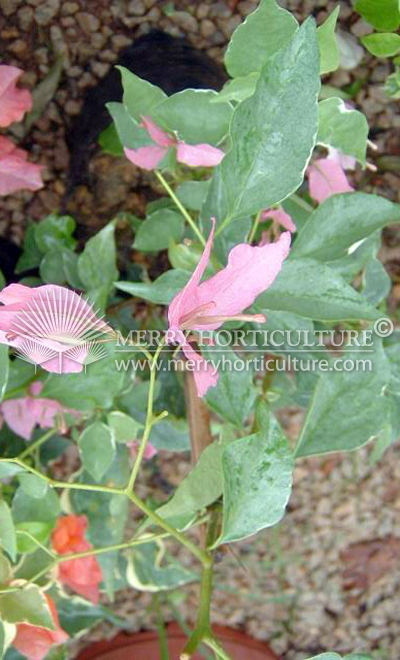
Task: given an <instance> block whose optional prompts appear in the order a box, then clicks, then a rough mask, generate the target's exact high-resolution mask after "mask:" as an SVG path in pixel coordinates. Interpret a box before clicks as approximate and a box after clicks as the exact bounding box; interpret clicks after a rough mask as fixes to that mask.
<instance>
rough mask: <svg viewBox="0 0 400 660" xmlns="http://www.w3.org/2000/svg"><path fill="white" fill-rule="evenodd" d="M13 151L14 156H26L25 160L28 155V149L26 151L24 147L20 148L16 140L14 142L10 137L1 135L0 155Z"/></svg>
mask: <svg viewBox="0 0 400 660" xmlns="http://www.w3.org/2000/svg"><path fill="white" fill-rule="evenodd" d="M11 153H12V154H13V155H14V156H20V158H24V159H25V160H26V158H27V157H28V154H27V152H26V151H24V149H18V147H16V146H15V144H14V142H12V141H11V140H10V139H9V138H6V137H4V136H3V135H0V157H1V156H4V155H6V154H11Z"/></svg>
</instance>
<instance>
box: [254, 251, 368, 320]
mask: <svg viewBox="0 0 400 660" xmlns="http://www.w3.org/2000/svg"><path fill="white" fill-rule="evenodd" d="M255 306H256V308H257V310H259V311H264V310H269V309H275V310H278V311H283V312H292V313H293V314H298V315H299V316H303V317H305V318H308V319H314V320H317V321H344V320H351V319H355V320H358V319H365V320H367V321H373V320H375V319H377V318H379V316H380V314H379V313H378V311H377V310H375V309H374V308H373V307H372V306H371V305H369V304H368V302H367V301H366V300H365V298H363V296H362V295H360V294H359V293H358V292H357V291H355V290H354V289H353V288H352V287H351V286H350V285H349V284H347V282H345V280H344V279H343V278H342V277H340V275H338V274H337V273H336V272H335V271H334V270H333V269H332V268H329V266H326V265H325V264H322V263H319V262H318V261H314V260H313V259H292V260H289V261H285V262H284V264H283V267H282V270H281V271H280V273H279V274H278V276H277V278H276V280H275V281H274V282H273V284H272V285H271V286H270V287H269V289H267V291H265V292H264V293H262V294H261V295H260V296H258V298H257V300H256V303H255Z"/></svg>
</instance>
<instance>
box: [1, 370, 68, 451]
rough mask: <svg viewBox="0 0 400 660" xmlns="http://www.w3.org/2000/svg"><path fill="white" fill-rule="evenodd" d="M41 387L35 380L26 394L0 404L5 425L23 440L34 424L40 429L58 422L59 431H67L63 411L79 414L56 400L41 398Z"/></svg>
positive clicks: (48, 427)
mask: <svg viewBox="0 0 400 660" xmlns="http://www.w3.org/2000/svg"><path fill="white" fill-rule="evenodd" d="M42 388H43V384H42V383H40V382H39V381H36V382H35V383H32V385H31V386H30V388H29V395H28V396H24V397H22V398H20V399H9V400H7V401H3V403H2V404H1V405H0V409H1V412H2V413H3V417H4V420H5V421H6V422H7V425H8V426H9V427H10V429H11V430H12V431H14V433H16V434H17V435H20V436H21V438H24V439H25V440H30V438H31V435H32V431H33V429H34V428H35V426H36V425H39V426H40V428H41V429H51V428H53V426H56V424H57V422H58V430H59V432H60V433H65V432H66V431H67V427H66V425H65V417H64V415H65V413H70V414H71V415H73V416H74V417H77V418H79V416H80V413H79V412H78V411H77V410H72V409H70V408H64V406H62V405H61V403H59V402H58V401H53V399H45V398H43V399H41V398H40V397H39V394H40V392H41V390H42ZM57 416H59V420H57Z"/></svg>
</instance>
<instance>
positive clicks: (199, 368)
mask: <svg viewBox="0 0 400 660" xmlns="http://www.w3.org/2000/svg"><path fill="white" fill-rule="evenodd" d="M214 230H215V220H213V227H212V230H211V232H210V235H209V237H208V240H207V243H206V247H205V249H204V252H203V254H202V256H201V259H200V261H199V263H198V264H197V266H196V268H195V270H194V272H193V274H192V276H191V278H190V280H189V282H188V283H187V284H186V286H185V287H184V288H183V289H182V291H180V292H179V293H178V294H177V295H176V296H175V298H174V299H173V301H172V302H171V304H170V306H169V310H168V321H169V329H170V330H169V332H170V336H172V337H173V338H174V339H175V340H177V341H179V342H180V343H181V345H182V349H183V352H184V353H185V355H186V357H187V359H188V360H192V361H193V363H194V365H195V369H194V377H195V381H196V386H197V392H198V394H199V396H204V394H205V393H206V392H207V390H208V388H209V387H212V386H214V385H216V383H217V380H218V374H217V373H216V372H215V370H214V368H213V367H211V365H210V364H209V363H207V362H206V361H205V360H204V359H203V358H202V357H201V355H199V354H198V353H196V351H195V350H194V349H193V348H192V347H191V346H190V344H189V343H188V341H187V340H186V337H185V336H184V334H183V332H182V331H183V330H216V329H217V328H219V327H220V326H221V325H222V324H223V323H224V322H225V321H228V320H234V319H238V320H245V321H255V322H257V323H263V322H264V321H265V316H264V315H263V314H254V315H253V314H252V315H249V314H243V310H244V309H246V308H247V307H249V306H250V305H251V304H252V303H253V302H254V300H255V299H256V298H257V296H258V295H259V294H260V293H262V292H263V291H265V290H266V289H267V288H268V287H269V286H270V285H271V284H272V282H273V281H274V279H275V277H276V276H277V274H278V273H279V271H280V269H281V267H282V263H283V260H284V259H285V258H286V257H287V255H288V253H289V248H290V232H285V233H284V234H282V235H281V236H280V238H279V240H278V241H277V242H276V243H272V244H268V245H264V246H262V247H252V246H251V245H247V244H240V245H236V246H235V247H234V248H233V249H232V250H231V251H230V253H229V256H228V265H227V266H226V267H225V268H223V269H222V270H220V271H219V272H218V273H216V275H213V277H211V278H210V279H209V280H207V281H205V282H201V283H200V280H201V278H202V276H203V273H204V271H205V269H206V267H207V264H208V261H209V259H210V252H211V247H212V242H213V238H214Z"/></svg>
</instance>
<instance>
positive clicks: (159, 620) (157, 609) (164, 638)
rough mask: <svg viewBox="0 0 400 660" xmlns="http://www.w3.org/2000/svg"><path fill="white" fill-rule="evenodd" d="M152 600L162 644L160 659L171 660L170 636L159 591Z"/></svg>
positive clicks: (160, 643) (159, 638) (159, 639)
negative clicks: (166, 628) (166, 627)
mask: <svg viewBox="0 0 400 660" xmlns="http://www.w3.org/2000/svg"><path fill="white" fill-rule="evenodd" d="M152 601H153V607H154V610H155V613H156V618H157V632H158V642H159V645H160V660H169V652H168V638H167V633H166V630H165V623H164V618H163V615H162V611H161V604H160V596H159V594H157V593H156V594H153V597H152Z"/></svg>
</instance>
